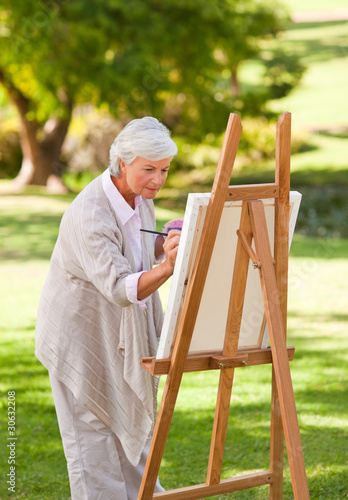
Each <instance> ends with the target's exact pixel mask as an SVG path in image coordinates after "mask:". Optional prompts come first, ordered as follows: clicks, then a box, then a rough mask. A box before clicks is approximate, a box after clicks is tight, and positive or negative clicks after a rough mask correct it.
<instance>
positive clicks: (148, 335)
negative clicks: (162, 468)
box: [36, 117, 180, 500]
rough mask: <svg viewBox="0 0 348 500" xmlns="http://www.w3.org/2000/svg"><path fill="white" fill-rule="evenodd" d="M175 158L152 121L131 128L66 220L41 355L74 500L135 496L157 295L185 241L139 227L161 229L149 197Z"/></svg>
mask: <svg viewBox="0 0 348 500" xmlns="http://www.w3.org/2000/svg"><path fill="white" fill-rule="evenodd" d="M176 153H177V147H176V145H175V143H174V142H173V141H172V139H171V138H170V136H169V131H168V130H167V129H166V127H164V125H162V124H161V123H160V122H158V121H157V120H156V119H155V118H151V117H145V118H142V119H139V120H133V121H131V122H130V123H129V124H128V125H127V126H126V127H125V128H124V129H123V130H122V131H121V133H120V134H119V135H118V136H117V138H116V139H115V141H114V143H113V144H112V146H111V150H110V166H109V168H108V169H107V170H106V171H105V172H104V173H103V174H102V175H101V176H99V177H98V178H97V179H95V180H94V181H92V182H91V183H90V184H89V185H88V186H87V187H86V188H85V189H84V190H83V191H82V192H81V193H80V194H79V195H78V196H77V197H76V199H75V200H74V201H73V203H72V204H71V206H70V207H69V208H68V209H67V211H66V212H65V214H64V216H63V218H62V222H61V225H60V230H59V236H58V240H57V243H56V246H55V248H54V251H53V255H52V259H51V264H50V270H49V273H48V277H47V280H46V283H45V285H44V288H43V291H42V295H41V299H40V304H39V309H38V316H37V325H36V356H37V357H38V359H39V360H40V361H41V362H42V363H43V365H44V366H45V367H46V368H47V369H48V371H49V375H50V381H51V386H52V392H53V397H54V401H55V406H56V411H57V417H58V422H59V428H60V433H61V436H62V441H63V447H64V453H65V456H66V460H67V465H68V472H69V480H70V488H71V495H72V499H73V500H84V499H89V500H109V499H115V500H116V499H117V500H127V499H128V500H129V499H131V500H133V499H136V498H137V493H138V490H139V486H140V482H141V478H142V474H143V470H144V465H145V462H146V457H147V453H148V448H149V440H150V438H151V433H152V429H153V424H154V419H155V413H156V392H157V385H158V380H157V379H156V378H154V377H151V376H150V375H149V374H148V373H147V372H146V371H145V370H143V369H142V368H141V366H140V359H141V358H142V357H144V356H152V355H155V353H156V349H157V342H158V336H159V334H160V331H161V326H162V320H163V312H162V307H161V303H160V300H159V295H158V291H157V289H158V288H159V287H160V286H161V285H162V284H163V283H164V282H165V281H166V280H167V279H168V278H169V277H170V276H171V275H172V273H173V269H174V264H175V259H176V254H177V248H178V244H179V238H180V236H179V235H180V233H179V232H178V231H171V232H170V233H169V235H168V236H167V237H166V238H164V237H163V236H158V237H157V238H156V239H155V237H154V236H153V235H152V234H150V233H146V232H141V231H140V229H144V228H145V229H150V230H153V229H155V215H154V207H153V201H152V200H153V199H154V198H155V196H156V194H157V192H158V191H159V189H160V188H161V187H162V185H163V184H164V182H165V180H166V178H167V175H168V170H169V166H170V162H171V159H172V158H173V156H174V155H175V154H176ZM163 254H164V257H165V260H163ZM156 259H157V260H156ZM159 262H160V263H159ZM154 263H159V265H157V266H156V267H153V264H154ZM156 491H163V488H162V487H161V486H160V484H159V482H157V487H156Z"/></svg>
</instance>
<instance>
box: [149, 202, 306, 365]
mask: <svg viewBox="0 0 348 500" xmlns="http://www.w3.org/2000/svg"><path fill="white" fill-rule="evenodd" d="M209 198H210V193H207V194H197V193H194V194H190V195H189V197H188V200H187V206H186V211H185V216H184V224H183V228H182V233H181V240H180V245H179V249H178V256H177V261H176V265H175V269H174V274H173V277H172V282H171V288H170V293H169V297H168V303H167V309H166V314H165V317H164V323H163V327H162V333H161V338H160V343H159V348H158V352H157V359H163V358H167V357H169V356H170V352H171V346H172V342H173V338H174V335H175V331H176V325H177V323H178V319H180V315H181V311H182V305H183V303H184V300H185V293H186V285H185V282H186V283H187V280H188V279H189V276H190V273H191V272H192V267H193V262H194V259H195V255H196V252H197V248H198V245H199V239H200V233H201V229H202V226H203V222H204V217H205V214H206V208H207V206H208V203H209ZM263 202H264V205H265V214H266V221H267V227H268V233H269V235H270V243H271V248H272V249H273V245H274V241H273V235H274V199H266V200H263ZM300 202H301V194H300V193H298V192H291V193H290V207H291V211H290V226H289V243H290V244H291V240H292V237H293V234H294V229H295V224H296V219H297V215H298V211H299V206H300ZM241 208H242V202H240V201H236V202H226V203H225V206H224V209H223V213H222V217H221V221H220V226H219V230H218V234H217V238H216V242H215V246H214V251H213V255H212V259H211V262H210V266H209V270H208V274H207V279H206V283H205V287H204V291H203V295H202V300H201V304H200V308H199V311H198V315H197V320H196V324H195V329H194V332H193V337H192V341H191V346H190V353H193V352H197V351H199V352H201V351H214V350H222V347H223V341H224V336H225V327H226V319H227V312H228V305H229V299H230V291H231V282H232V274H233V267H234V260H235V253H236V246H237V238H238V237H237V235H236V231H237V229H238V228H239V222H240V215H241ZM249 266H250V267H249V272H248V280H247V286H246V293H245V302H244V309H243V317H242V323H241V331H240V338H239V344H238V348H239V349H242V348H245V349H246V348H257V347H263V348H264V347H267V345H268V341H269V337H268V330H267V326H266V325H265V320H264V306H263V299H262V292H261V286H260V280H259V275H258V271H257V270H256V269H254V268H253V266H252V263H251V262H250V263H249Z"/></svg>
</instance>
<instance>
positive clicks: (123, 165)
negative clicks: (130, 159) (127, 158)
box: [118, 158, 126, 175]
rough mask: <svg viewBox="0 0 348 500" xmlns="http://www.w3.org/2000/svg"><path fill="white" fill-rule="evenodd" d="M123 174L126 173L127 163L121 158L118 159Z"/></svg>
mask: <svg viewBox="0 0 348 500" xmlns="http://www.w3.org/2000/svg"><path fill="white" fill-rule="evenodd" d="M118 161H119V164H120V170H121V173H122V175H123V174H125V173H126V164H125V162H124V161H123V160H121V158H119V159H118Z"/></svg>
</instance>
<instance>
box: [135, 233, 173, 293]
mask: <svg viewBox="0 0 348 500" xmlns="http://www.w3.org/2000/svg"><path fill="white" fill-rule="evenodd" d="M180 235H181V232H180V231H178V230H172V231H170V232H169V234H168V236H166V237H165V241H164V243H163V250H164V255H165V261H164V262H162V263H161V264H159V265H158V266H156V267H154V268H153V269H151V271H147V272H146V273H143V274H142V275H141V276H140V278H139V281H138V300H143V299H145V298H146V297H149V295H151V294H152V293H153V292H155V291H156V290H157V289H158V288H159V287H160V286H161V285H163V283H165V282H166V281H167V279H168V278H170V277H171V275H172V274H173V271H174V266H175V261H176V256H177V253H178V247H179V241H180Z"/></svg>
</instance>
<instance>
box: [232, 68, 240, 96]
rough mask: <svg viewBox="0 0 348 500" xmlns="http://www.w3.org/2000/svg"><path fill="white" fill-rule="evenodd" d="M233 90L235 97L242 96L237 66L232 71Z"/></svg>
mask: <svg viewBox="0 0 348 500" xmlns="http://www.w3.org/2000/svg"><path fill="white" fill-rule="evenodd" d="M231 90H232V95H233V96H234V97H238V96H239V95H240V86H239V81H238V76H237V66H234V67H233V68H232V70H231Z"/></svg>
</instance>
